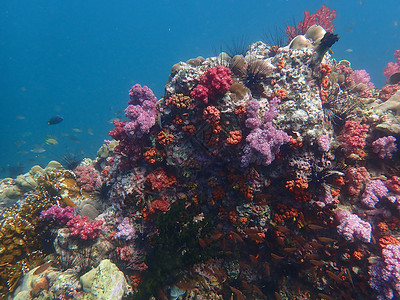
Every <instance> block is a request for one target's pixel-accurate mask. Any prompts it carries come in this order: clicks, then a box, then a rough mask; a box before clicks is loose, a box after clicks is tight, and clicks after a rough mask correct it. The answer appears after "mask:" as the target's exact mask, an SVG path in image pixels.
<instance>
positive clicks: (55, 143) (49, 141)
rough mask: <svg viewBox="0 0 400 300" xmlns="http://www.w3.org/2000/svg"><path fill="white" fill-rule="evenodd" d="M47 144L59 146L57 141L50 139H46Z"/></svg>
mask: <svg viewBox="0 0 400 300" xmlns="http://www.w3.org/2000/svg"><path fill="white" fill-rule="evenodd" d="M46 144H47V145H57V144H58V141H57V140H56V139H53V138H49V139H46Z"/></svg>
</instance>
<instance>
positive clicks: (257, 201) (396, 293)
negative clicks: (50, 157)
mask: <svg viewBox="0 0 400 300" xmlns="http://www.w3.org/2000/svg"><path fill="white" fill-rule="evenodd" d="M335 17H336V12H335V11H334V10H330V9H329V8H328V7H326V6H322V8H320V9H319V10H318V11H317V13H315V14H310V13H309V12H305V18H304V21H302V22H300V23H299V24H298V26H297V27H296V28H295V27H288V29H287V33H288V35H289V39H290V40H291V41H290V44H289V45H287V46H284V47H283V46H281V45H280V46H277V45H267V44H265V43H263V42H256V43H253V44H251V45H250V46H249V47H248V49H247V51H246V53H243V54H240V55H235V56H234V57H230V56H229V55H228V54H226V53H221V54H220V55H218V56H217V57H210V58H203V57H197V58H194V59H190V60H188V61H187V62H179V63H177V64H175V65H174V66H173V67H172V69H171V73H170V76H169V79H168V82H167V83H166V85H165V94H164V97H162V98H160V99H157V98H156V97H155V95H154V94H153V92H152V91H151V90H150V89H149V88H148V87H146V86H143V87H142V86H141V85H139V84H136V85H134V86H133V87H132V89H131V90H130V91H129V97H130V98H129V101H128V107H127V108H126V110H125V116H126V118H127V120H126V121H114V127H115V128H114V129H113V130H111V131H110V132H109V135H110V136H111V137H112V138H113V139H114V141H105V143H104V145H103V146H102V147H101V148H100V150H99V151H98V154H97V157H96V158H95V159H94V160H93V161H91V160H89V159H84V160H83V161H82V162H81V163H80V165H79V166H78V167H77V168H76V169H75V171H68V170H65V169H64V168H62V166H61V167H60V166H58V165H57V164H56V163H53V168H49V169H47V168H46V169H47V170H46V169H44V170H43V169H41V168H40V169H39V168H35V170H31V171H30V172H29V174H25V175H21V176H22V177H23V179H22V177H19V179H18V177H17V179H16V180H13V179H4V180H3V181H2V183H1V185H0V189H1V191H0V195H3V196H2V197H7V198H12V197H14V198H15V199H20V201H19V202H16V206H14V207H12V208H9V209H6V210H5V212H4V215H3V217H2V225H1V229H0V253H1V255H2V256H1V263H0V280H1V281H0V292H1V295H2V296H4V297H5V296H6V295H7V294H9V293H10V292H13V291H14V290H15V289H16V287H17V285H18V280H19V279H20V278H22V276H23V279H22V280H21V281H20V284H19V287H18V289H17V290H16V293H15V295H14V296H17V295H18V297H32V298H34V297H36V298H40V297H50V298H51V297H53V298H57V297H58V298H59V299H75V298H76V299H79V297H81V298H83V299H95V298H96V297H98V298H99V297H105V298H108V299H111V298H113V299H122V298H123V297H125V298H131V299H154V298H159V299H374V298H379V299H391V298H393V297H397V298H398V297H400V289H399V286H400V283H399V265H400V263H399V257H400V255H399V253H400V252H399V245H400V241H399V239H398V236H399V235H400V200H399V199H400V172H399V153H398V152H397V144H396V141H397V139H398V137H399V134H400V119H399V116H398V114H399V112H400V109H399V104H398V103H399V97H400V94H399V92H397V93H395V92H394V91H393V89H392V90H390V91H389V90H388V91H386V92H385V91H383V92H384V93H386V94H385V95H386V96H387V95H389V94H390V93H391V92H393V93H392V94H391V95H390V96H388V98H387V101H385V102H384V101H383V100H382V99H383V98H382V97H381V96H380V95H381V94H382V93H383V92H382V91H380V90H379V89H376V88H375V87H374V85H373V84H372V83H371V82H370V77H369V75H368V73H367V72H366V71H365V70H353V69H352V68H351V65H350V62H348V61H339V62H337V61H336V60H335V59H334V58H333V57H332V54H331V52H330V51H328V50H329V48H330V47H331V46H332V45H333V44H334V43H335V42H336V41H337V40H338V37H337V36H336V35H334V34H333V33H332V31H333V29H334V27H333V24H332V21H333V19H334V18H335ZM319 25H322V26H319ZM323 27H324V28H323ZM396 53H397V52H396ZM385 72H386V71H385ZM386 89H388V88H386ZM389 92H390V93H389ZM382 95H383V94H382ZM386 96H385V97H386ZM35 172H36V173H35ZM24 182H25V183H24ZM24 193H25V194H24ZM10 195H12V197H11V196H10ZM51 245H52V246H53V247H52V246H51ZM45 255H51V256H50V257H51V259H50V261H48V262H45V260H44V256H45ZM39 265H40V266H39ZM37 266H39V267H38V268H35V267H37ZM24 274H25V275H24ZM39 275H40V276H39Z"/></svg>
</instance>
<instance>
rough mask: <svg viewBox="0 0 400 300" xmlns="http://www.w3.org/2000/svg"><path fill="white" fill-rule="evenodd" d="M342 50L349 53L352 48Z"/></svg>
mask: <svg viewBox="0 0 400 300" xmlns="http://www.w3.org/2000/svg"><path fill="white" fill-rule="evenodd" d="M344 52H347V53H351V52H353V49H350V48H349V49H346V50H344Z"/></svg>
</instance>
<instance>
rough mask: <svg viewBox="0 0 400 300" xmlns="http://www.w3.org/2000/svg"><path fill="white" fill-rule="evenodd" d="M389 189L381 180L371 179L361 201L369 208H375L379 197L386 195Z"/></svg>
mask: <svg viewBox="0 0 400 300" xmlns="http://www.w3.org/2000/svg"><path fill="white" fill-rule="evenodd" d="M388 192H389V190H388V189H387V187H386V186H385V184H384V183H383V181H381V180H371V181H370V182H368V183H367V185H366V186H365V190H364V193H363V194H362V198H361V202H362V203H363V204H365V205H366V206H368V207H369V208H374V207H375V205H376V204H377V203H378V202H379V199H380V198H382V197H384V196H386V195H387V194H388Z"/></svg>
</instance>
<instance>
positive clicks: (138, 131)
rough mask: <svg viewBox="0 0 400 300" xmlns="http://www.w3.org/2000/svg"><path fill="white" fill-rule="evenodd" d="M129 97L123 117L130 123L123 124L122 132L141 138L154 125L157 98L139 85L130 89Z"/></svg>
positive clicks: (145, 87)
mask: <svg viewBox="0 0 400 300" xmlns="http://www.w3.org/2000/svg"><path fill="white" fill-rule="evenodd" d="M129 96H130V100H129V102H128V103H129V104H130V105H129V106H128V107H127V108H126V110H125V116H126V117H127V118H128V119H129V120H130V121H129V122H127V123H126V124H125V127H124V130H125V132H126V134H127V135H128V136H130V137H136V138H141V137H142V136H143V134H146V133H149V131H150V128H151V127H153V126H154V124H155V123H156V117H157V110H156V105H157V98H156V97H155V96H154V94H153V92H152V90H151V89H149V88H148V87H147V86H144V87H142V86H141V85H140V84H136V85H134V86H133V87H132V89H131V90H130V91H129Z"/></svg>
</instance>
